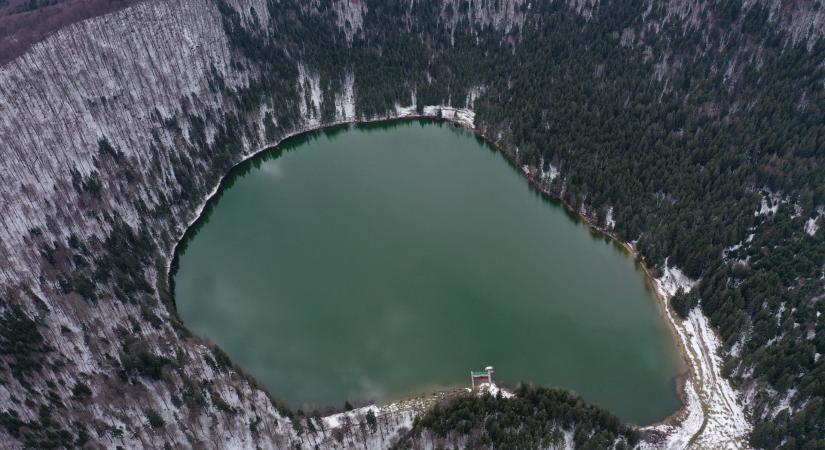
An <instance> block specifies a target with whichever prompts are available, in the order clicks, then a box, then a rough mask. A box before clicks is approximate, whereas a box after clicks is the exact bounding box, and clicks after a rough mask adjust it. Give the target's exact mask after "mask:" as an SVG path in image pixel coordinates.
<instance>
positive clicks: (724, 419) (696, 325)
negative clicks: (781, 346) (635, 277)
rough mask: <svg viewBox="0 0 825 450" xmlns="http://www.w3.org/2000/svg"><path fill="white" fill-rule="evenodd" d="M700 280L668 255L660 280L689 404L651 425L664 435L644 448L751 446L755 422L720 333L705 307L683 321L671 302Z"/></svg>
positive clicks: (686, 401) (654, 429) (659, 434)
mask: <svg viewBox="0 0 825 450" xmlns="http://www.w3.org/2000/svg"><path fill="white" fill-rule="evenodd" d="M696 283H697V281H696V280H691V279H690V278H688V277H687V276H686V275H685V274H684V273H683V272H682V271H681V270H679V269H678V268H676V267H669V266H668V262H667V260H665V265H664V269H663V274H662V276H661V277H659V278H658V279H657V280H656V287H657V289H658V290H659V294H660V295H659V297H660V298H661V299H662V301H663V302H664V308H665V310H666V311H667V313H668V314H667V316H668V319H669V321H670V323H671V325H672V326H673V329H674V330H675V332H676V335H677V338H678V341H679V343H680V344H681V346H682V347H683V348H684V355H685V358H686V360H687V363H688V368H689V370H690V378H689V379H688V380H687V382H686V383H685V388H684V396H685V405H684V409H683V410H682V412H681V415H682V416H681V417H679V418H678V423H677V424H675V425H670V424H660V425H654V426H651V427H647V429H649V430H651V431H654V432H657V433H656V434H657V435H658V436H657V437H656V438H655V439H656V441H655V442H650V443H645V445H644V446H643V447H646V448H667V449H671V448H674V449H682V448H687V447H688V446H693V447H698V448H732V449H736V448H747V441H746V437H747V435H748V433H749V432H750V429H751V425H750V424H749V423H748V421H747V419H746V418H745V412H744V407H743V406H742V403H741V401H740V397H739V394H738V393H737V392H736V390H734V389H733V387H732V386H731V384H730V382H729V381H728V380H727V379H725V378H724V377H723V376H722V363H723V361H722V358H721V357H720V356H719V351H720V349H721V348H722V345H721V343H720V341H719V338H718V337H716V335H715V334H714V332H713V329H712V328H711V326H710V323H709V322H708V319H707V317H705V316H704V314H702V312H701V308H699V307H696V308H694V309H693V310H692V311H691V312H690V314H689V315H688V317H687V319H685V320H680V319H679V318H678V317H677V316H675V315H674V314H673V312H672V311H671V310H670V306H669V304H668V300H669V298H670V297H671V296H672V295H673V294H675V293H676V292H677V291H678V290H679V289H680V288H681V289H683V290H684V291H685V292H687V291H690V290H691V289H692V288H693V287H694V286H695V285H696ZM659 441H664V442H659Z"/></svg>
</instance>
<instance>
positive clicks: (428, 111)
mask: <svg viewBox="0 0 825 450" xmlns="http://www.w3.org/2000/svg"><path fill="white" fill-rule="evenodd" d="M445 111H447V112H448V113H450V114H448V115H446V116H445V114H444V112H445ZM421 119H428V120H438V121H444V122H448V123H451V124H453V125H455V126H458V127H461V128H464V129H466V130H468V131H471V132H472V133H473V134H474V135H475V136H477V137H478V138H481V139H482V140H484V141H485V142H486V143H487V144H489V145H490V146H491V147H492V148H493V149H495V150H496V151H498V152H500V153H501V154H502V155H503V156H504V157H505V158H506V160H507V161H508V162H509V163H510V164H512V165H513V166H514V167H515V168H516V169H517V170H518V161H517V159H516V158H517V156H516V155H515V154H513V153H510V152H508V151H506V150H505V149H504V148H502V147H500V146H499V145H498V144H496V143H495V141H494V140H492V139H491V138H490V137H489V136H487V135H485V134H484V133H482V132H481V131H479V130H478V129H476V127H475V125H474V113H473V112H472V111H470V110H466V109H463V110H461V109H457V108H452V107H439V106H435V107H427V108H425V109H424V111H423V112H418V111H416V110H415V109H414V108H403V109H401V108H397V110H396V114H394V115H392V114H390V115H386V116H379V117H373V118H367V119H347V120H339V121H333V122H330V123H327V124H321V123H317V124H309V125H307V126H305V127H302V128H299V129H296V130H293V131H291V132H288V133H286V134H285V135H284V136H283V137H282V138H280V139H278V140H277V141H276V142H274V143H269V144H266V145H263V146H260V147H258V148H256V149H255V150H253V151H250V152H247V153H245V154H244V155H243V156H242V157H241V159H240V160H239V161H238V162H237V163H236V164H234V165H233V166H232V167H231V168H230V169H229V170H228V171H227V172H226V173H225V174H224V175H223V176H222V177H221V179H220V180H219V181H218V183H217V184H216V186H215V187H214V188H213V189H212V190H211V191H210V192H209V194H208V195H207V196H206V197H205V199H204V200H203V201H202V202H201V204H200V206H199V207H198V208H197V209H196V211H195V213H194V217H193V218H192V219H191V220H190V221H189V222H188V225H187V226H186V227H185V228H184V230H183V231H182V232H181V233H180V234H179V237H178V239H177V240H176V241H175V245H174V246H173V248H172V256H171V258H170V259H169V260H168V261H167V264H166V268H165V269H166V271H165V272H166V273H165V278H166V280H165V281H166V286H167V289H168V290H169V292H170V294H171V298H172V299H173V301H172V305H174V306H173V307H174V311H173V312H174V316H175V318H176V319H178V320H179V318H178V316H177V305H176V303H175V301H174V275H175V273H176V271H177V262H178V258H179V254H180V251H181V245H182V244H183V245H184V247H185V243H186V242H187V241H188V239H189V238H190V237H191V233H194V232H195V231H196V230H197V228H198V226H199V223H200V222H201V220H202V219H203V218H204V216H205V214H204V213H205V212H206V211H208V208H209V207H210V205H211V204H212V203H213V200H214V199H215V198H216V196H219V195H220V192H221V191H222V189H223V188H224V187H225V183H226V181H227V180H228V179H230V178H231V177H232V175H233V174H234V171H235V170H236V169H237V168H238V167H239V166H240V165H242V164H243V163H245V162H247V161H249V160H251V159H253V158H255V157H256V156H258V155H260V154H262V153H263V152H265V151H268V150H270V149H273V148H275V147H278V146H280V145H282V144H283V143H284V142H285V141H287V140H289V139H292V138H296V137H300V136H303V135H307V134H310V133H313V132H316V131H320V130H324V129H328V128H334V127H338V126H345V125H358V124H377V123H381V122H393V121H399V120H421ZM519 172H520V173H521V176H523V177H524V178H526V179H527V181H528V183H529V185H530V186H531V187H532V188H533V189H535V190H536V191H537V192H538V193H540V194H541V195H542V197H544V198H545V199H547V200H550V201H552V202H553V203H556V204H559V205H561V206H563V208H564V209H565V210H566V211H567V212H568V213H569V214H571V215H573V216H575V217H576V218H577V219H579V220H582V221H583V222H584V223H585V224H586V225H587V226H588V228H589V229H590V230H591V232H594V233H597V234H600V235H602V236H604V237H606V238H608V239H610V240H612V241H613V242H614V243H617V244H620V246H621V247H622V248H623V249H624V250H625V251H626V252H627V254H628V255H630V256H632V257H633V258H634V260H635V261H636V263H637V264H638V265H639V267H641V268H642V270H643V271H644V273H645V278H646V283H648V284H649V285H650V286H651V287H653V288H654V291H655V293H656V298H657V299H658V300H659V302H661V303H659V305H658V307H661V308H664V310H663V312H664V315H665V318H666V319H668V320H667V323H668V327H669V329H670V332H671V333H672V335H673V336H674V338H675V339H676V340H677V343H678V344H680V345H677V347H678V349H679V354H680V357H681V358H682V361H683V362H684V365H685V367H686V370H685V371H684V372H683V373H682V374H680V375H679V376H678V377H677V379H676V383H675V386H674V389H675V390H676V393H677V395H678V397H679V399H680V402H681V407H680V408H679V409H677V410H676V411H674V412H673V413H672V414H670V415H669V416H667V417H665V418H663V419H662V420H660V421H657V422H654V423H652V424H650V425H646V426H639V428H640V429H641V430H646V429H653V428H656V427H658V426H660V425H664V426H677V427H678V426H680V425H681V424H682V423H683V422H685V420H686V418H687V417H688V416H689V415H690V414H691V413H692V412H694V411H691V410H690V409H691V408H690V406H691V405H690V396H689V395H688V392H687V389H686V387H687V385H688V384H689V383H688V381H690V384H695V383H696V382H697V381H696V379H695V378H696V376H695V373H696V368H695V367H693V365H694V362H693V359H692V358H690V357H689V349H688V344H687V343H686V342H685V341H684V338H683V335H682V334H681V333H680V332H679V330H678V329H677V322H676V321H677V320H681V319H679V318H677V317H674V313H673V312H672V311H671V310H670V308H669V307H668V301H669V298H670V297H669V295H668V294H667V293H666V292H664V290H662V289H661V287H660V286H659V283H658V281H659V280H657V279H656V278H655V277H654V276H653V273H652V270H651V269H650V268H649V267H648V266H647V264H646V263H645V261H644V259H643V258H642V257H641V255H640V254H639V253H638V251H637V250H636V249H635V248H634V247H633V246H632V244H630V243H627V242H624V241H622V240H621V239H620V238H619V237H618V236H617V235H616V234H615V233H613V232H611V231H610V230H607V229H605V228H603V227H600V226H598V225H596V223H595V220H594V219H593V218H592V217H588V215H587V214H585V213H582V212H580V211H576V210H575V209H573V208H572V207H571V206H570V205H569V204H568V203H567V202H565V201H564V200H563V199H561V198H560V197H558V196H556V195H554V194H552V193H551V192H550V191H549V190H546V189H544V188H542V186H541V184H540V183H539V180H537V179H536V178H535V177H533V176H531V174H530V173H529V172H527V173H525V172H524V171H521V170H519ZM181 324H182V322H181ZM183 326H184V328H186V326H185V324H183ZM187 330H188V328H187ZM198 339H201V340H203V341H204V342H208V340H207V339H205V338H204V337H200V336H198ZM234 368H235V370H238V371H239V372H240V373H241V374H242V375H243V376H244V377H245V378H247V379H248V380H250V381H251V382H253V384H254V385H255V386H256V387H257V388H259V389H261V390H262V391H263V392H265V393H266V394H267V396H269V397H270V399H271V400H272V402H273V404H278V403H279V402H277V401H276V399H275V398H274V397H273V395H272V394H271V393H270V392H269V391H268V389H267V388H266V387H265V386H262V385H261V384H260V383H258V382H257V381H254V380H255V379H254V377H252V376H251V375H249V374H248V373H246V372H245V371H243V369H242V368H239V367H234ZM702 409H703V410H704V409H705V408H704V406H703V408H702Z"/></svg>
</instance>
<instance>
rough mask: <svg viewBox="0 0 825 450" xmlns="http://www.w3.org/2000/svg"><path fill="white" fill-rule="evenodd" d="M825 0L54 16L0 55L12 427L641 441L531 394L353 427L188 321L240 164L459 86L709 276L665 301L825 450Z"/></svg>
mask: <svg viewBox="0 0 825 450" xmlns="http://www.w3.org/2000/svg"><path fill="white" fill-rule="evenodd" d="M824 6H825V5H823V4H822V2H820V1H818V0H817V1H798V2H781V1H779V0H775V1H761V0H756V1H745V2H744V3H743V2H740V1H727V0H723V1H699V2H693V1H690V2H689V1H681V0H670V1H653V0H650V1H641V0H638V1H634V0H631V1H627V2H605V1H603V2H599V1H586V0H585V1H578V2H569V3H564V2H527V1H521V0H473V1H458V0H454V1H446V2H445V1H435V0H419V1H404V2H397V3H395V2H384V1H371V0H363V1H359V0H336V1H332V0H320V1H313V2H304V1H297V0H295V1H294V0H283V1H267V0H231V1H229V0H174V1H173V0H154V1H146V2H141V3H137V4H135V5H133V6H130V7H128V8H126V9H123V10H120V11H117V12H115V13H112V14H108V15H103V16H99V17H95V18H92V19H89V20H85V21H82V22H78V23H75V24H72V25H70V26H67V27H65V28H63V29H61V30H59V31H58V32H56V33H55V34H52V35H51V36H49V37H48V38H47V39H45V40H43V41H42V42H39V43H38V44H36V45H34V46H33V47H31V48H30V49H29V50H28V51H27V52H26V53H25V54H23V55H22V56H20V57H18V58H15V59H14V60H12V61H10V62H8V63H7V64H5V65H4V66H3V67H2V68H0V211H2V214H0V306H1V307H2V311H0V360H2V367H0V380H2V383H0V442H4V443H9V444H10V446H11V447H13V448H16V447H23V446H31V447H49V446H61V445H62V446H66V447H71V446H80V445H90V446H96V445H100V446H107V447H112V446H118V445H119V446H123V447H136V446H151V447H164V446H169V447H180V446H206V447H217V448H221V447H229V446H234V447H245V448H248V447H255V446H260V447H264V448H266V447H276V448H285V447H295V446H304V447H306V448H312V447H314V446H316V445H318V446H319V447H322V448H333V447H341V446H346V445H352V446H358V447H362V448H363V447H376V446H383V447H387V446H390V445H393V444H394V443H395V441H396V439H397V438H399V437H403V441H402V442H400V443H399V446H412V447H430V446H434V445H436V444H435V443H438V442H442V441H443V440H446V441H445V442H448V443H449V442H463V443H468V442H469V443H473V444H474V445H478V446H485V445H490V444H496V443H501V444H502V445H511V446H512V445H526V446H531V444H535V443H536V442H538V443H540V445H546V446H548V447H549V446H552V445H562V444H564V443H571V441H570V439H567V437H568V436H569V437H573V438H572V439H573V440H572V442H575V443H576V444H578V445H580V446H586V445H592V446H594V447H599V446H600V445H601V444H603V443H605V442H613V443H615V444H616V445H617V446H624V445H633V444H635V442H636V439H637V438H638V436H637V435H636V434H635V432H634V431H633V430H629V429H627V428H626V427H624V426H621V425H620V424H618V423H617V422H616V421H615V418H613V417H612V416H610V415H609V414H607V413H605V412H603V411H598V410H592V409H588V408H590V407H584V406H582V411H579V410H578V409H577V408H578V407H576V408H574V409H572V410H571V409H570V408H571V407H570V405H571V404H574V405H576V404H580V402H579V403H577V402H576V401H574V400H571V399H570V398H567V397H566V396H565V395H563V394H561V393H555V394H553V393H551V394H547V393H540V394H536V392H534V391H529V390H528V391H524V392H523V394H524V397H519V399H518V400H512V399H510V400H507V399H501V400H496V399H489V398H485V399H483V400H478V399H463V400H458V402H464V404H461V403H453V404H452V406H446V407H445V408H444V409H439V410H435V412H431V413H429V414H428V415H425V416H424V418H423V419H422V420H420V421H418V422H417V423H415V424H414V425H413V423H412V416H413V415H414V414H413V413H411V412H410V410H397V411H396V410H393V409H392V408H387V409H384V410H381V411H379V413H380V414H379V417H378V421H377V423H376V422H373V421H372V420H371V419H370V418H369V415H368V414H367V412H369V413H372V410H369V411H367V410H364V411H363V412H364V414H363V415H359V414H358V413H357V412H356V413H353V414H352V417H349V416H347V417H346V420H345V421H344V422H347V423H349V422H352V424H351V426H343V427H339V428H338V429H337V430H338V431H336V432H333V430H328V429H326V428H325V427H326V425H325V424H330V423H332V422H331V421H329V420H328V421H324V420H320V419H318V418H317V417H316V418H313V417H312V416H313V415H314V414H313V413H308V412H297V411H296V412H292V411H289V410H288V409H286V408H284V407H282V406H280V405H278V404H276V403H275V402H273V401H272V400H271V399H270V397H269V396H268V395H267V394H266V393H265V392H264V390H262V389H261V388H260V387H258V386H257V385H256V383H255V382H254V380H251V379H249V378H248V377H246V376H244V375H243V373H242V372H241V371H240V370H239V369H238V368H236V367H234V366H233V365H232V363H231V362H230V361H229V359H228V358H227V357H226V356H225V355H224V354H223V353H222V352H221V351H220V350H219V349H216V348H214V347H212V346H211V345H209V344H208V343H206V342H204V341H203V340H201V339H199V338H198V337H196V336H192V335H191V334H190V333H188V332H187V330H186V328H185V327H184V325H183V324H181V323H180V322H179V320H178V319H177V317H176V313H175V306H174V300H173V298H172V296H171V293H170V289H169V286H168V284H167V274H168V271H169V268H170V266H171V264H172V254H173V251H174V248H175V245H176V243H177V242H178V240H179V239H180V237H181V235H182V233H183V232H184V231H185V229H186V228H187V227H188V225H189V224H191V223H192V221H193V220H194V219H195V218H196V217H197V216H198V213H199V212H200V210H201V209H202V208H203V206H204V204H205V202H206V200H207V198H208V197H209V196H210V194H211V193H212V192H214V190H215V188H216V187H217V185H218V183H219V181H220V179H221V177H222V176H223V175H224V174H226V173H227V172H228V171H229V169H230V168H231V167H233V166H234V165H235V164H237V163H238V162H240V161H241V160H243V159H244V158H246V157H248V156H249V155H251V154H253V153H255V152H256V151H257V150H260V149H261V148H264V147H266V146H267V145H271V144H275V143H277V142H279V141H280V140H282V139H283V138H285V137H287V136H290V135H293V134H295V133H298V132H301V131H304V130H308V129H314V128H317V127H320V126H323V125H327V124H333V123H338V122H350V121H358V120H372V119H378V118H392V117H398V116H406V115H412V114H417V113H418V114H424V113H426V114H429V115H439V114H443V115H444V116H445V117H447V118H454V119H461V120H463V121H465V122H467V120H466V117H468V116H467V114H466V113H464V115H462V116H461V117H459V116H457V115H455V114H454V109H444V108H433V107H429V108H425V107H426V106H428V105H444V106H450V107H451V108H463V109H468V110H472V111H474V112H475V116H474V121H472V115H470V116H469V117H470V123H471V124H473V126H474V128H475V129H476V131H477V132H479V133H480V134H483V135H484V136H486V137H488V138H489V139H490V140H492V141H493V142H495V143H496V144H497V145H498V146H499V147H500V148H502V150H503V151H505V152H507V153H508V154H509V155H510V156H511V157H512V158H514V159H515V160H516V161H517V162H518V164H519V165H520V166H522V167H523V170H524V172H525V174H526V175H527V176H528V177H530V178H531V179H532V180H533V181H534V183H535V184H536V185H537V186H538V187H539V188H541V189H542V190H545V191H546V192H549V193H551V194H552V195H554V196H557V197H559V198H561V199H562V200H564V201H565V202H566V203H567V204H568V205H570V206H571V207H572V208H574V209H576V210H578V211H580V212H581V213H582V214H583V215H585V216H586V217H588V218H589V219H590V220H591V221H592V222H593V223H594V224H595V225H596V226H599V227H601V228H603V229H604V230H606V231H607V232H609V233H611V234H613V235H615V236H616V237H617V238H618V239H620V240H622V241H625V242H631V243H633V246H634V248H635V249H637V250H638V252H639V254H640V255H641V256H642V257H643V259H644V261H645V263H646V265H647V266H648V267H651V268H653V271H654V276H659V275H662V276H664V277H668V276H672V275H673V274H674V273H679V274H680V275H681V274H682V272H683V273H684V277H682V278H683V279H685V280H688V279H693V280H696V282H695V283H681V284H682V285H683V286H692V288H691V289H690V290H689V292H681V291H680V292H677V293H676V295H675V296H674V298H673V303H672V308H673V310H674V311H676V312H678V313H680V314H681V315H682V316H689V315H691V314H693V315H696V314H699V316H701V313H704V315H705V316H706V317H707V318H708V320H709V321H710V323H711V324H712V326H713V327H714V328H715V330H716V332H717V333H718V336H719V339H720V342H721V347H722V353H721V354H720V355H719V356H720V357H721V359H722V360H723V361H724V367H723V369H724V370H723V371H724V375H725V376H727V377H729V378H730V380H731V382H732V383H733V385H734V386H735V387H736V388H737V391H738V393H739V395H740V399H739V400H740V401H741V402H742V403H743V404H744V405H745V406H746V411H747V414H748V418H749V420H750V422H751V424H752V425H753V428H752V431H751V433H750V435H749V441H750V444H751V445H753V446H756V447H764V448H774V447H784V448H821V447H822V446H825V425H823V424H825V404H824V402H825V360H824V359H823V358H822V357H821V355H822V354H823V353H825V318H823V317H822V312H823V311H825V301H823V299H825V267H824V263H825V231H823V230H821V228H822V227H823V225H825V223H823V222H825V217H823V216H825V117H824V114H823V107H825V94H824V93H823V88H825V86H823V81H824V80H825V77H823V75H824V73H823V71H824V70H825V68H823V60H825V40H823V33H824V32H825V8H823V7H824ZM439 111H444V112H443V113H442V112H439ZM399 170H403V167H400V168H399ZM674 267H678V268H680V269H681V271H682V272H677V271H674V269H673V268H674ZM700 310H701V313H700V312H699V311H700ZM277 394H278V393H277V392H275V393H273V396H274V397H277ZM531 402H532V403H531ZM548 402H549V403H557V406H554V407H550V406H547V405H548ZM530 405H532V406H530ZM536 405H542V406H541V408H538V407H537V406H536ZM542 408H544V409H542ZM467 410H469V411H472V414H471V415H469V416H468V415H467V414H465V412H464V411H467ZM547 411H552V412H551V413H547ZM559 411H561V412H559ZM571 411H572V412H571ZM547 414H550V416H548V415H547ZM372 417H375V416H374V415H373V416H372ZM489 417H498V418H504V419H506V420H505V422H504V423H503V425H501V428H500V429H499V431H501V430H504V431H503V432H500V433H494V432H493V431H495V429H493V428H486V429H485V430H484V431H483V432H480V431H479V428H480V425H479V422H478V421H479V420H481V419H483V418H489ZM547 417H553V418H556V419H558V420H554V421H552V422H551V421H546V423H547V425H546V427H544V428H542V427H538V428H535V432H534V433H533V434H532V435H530V436H524V435H518V433H516V435H515V436H514V435H513V433H512V432H510V431H512V430H534V428H530V427H534V426H535V421H536V420H538V419H541V418H545V419H546V418H547ZM480 418H481V419H480ZM537 418H538V419H537ZM462 420H463V421H464V422H462ZM514 420H525V421H526V422H525V423H529V424H530V427H514V426H513V421H514ZM335 421H336V422H335V423H337V424H340V423H339V422H340V421H338V419H335ZM585 421H587V422H586V423H585ZM486 423H490V422H489V420H488V421H487V422H486ZM445 424H447V425H449V424H453V425H455V428H449V427H448V428H445ZM407 428H411V429H412V430H413V431H412V432H411V433H410V434H407V435H404V436H400V435H401V434H403V432H404V430H405V429H407ZM702 428H704V424H702ZM427 430H431V431H427ZM508 430H510V431H508ZM577 430H579V431H580V430H588V432H586V433H585V432H580V433H578V434H577V433H576V431H577ZM536 433H538V434H541V433H545V434H546V435H547V437H546V438H545V437H543V436H538V435H537V434H536ZM642 438H643V439H644V438H645V436H644V435H643V436H642ZM499 439H510V440H499ZM513 439H515V440H513ZM702 442H703V440H702V439H691V440H690V443H692V444H696V445H700V444H701V443H702ZM650 443H652V444H655V443H656V442H655V441H651V442H650ZM717 443H718V442H717ZM643 444H644V443H643ZM728 444H730V445H740V444H742V443H741V442H730V443H728ZM450 445H452V444H450Z"/></svg>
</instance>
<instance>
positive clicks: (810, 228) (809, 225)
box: [805, 217, 819, 236]
mask: <svg viewBox="0 0 825 450" xmlns="http://www.w3.org/2000/svg"><path fill="white" fill-rule="evenodd" d="M818 219H819V218H818V217H811V218H810V219H808V220H807V221H805V232H806V233H808V234H809V235H811V236H813V235H815V234H816V230H818V229H819V225H817V223H816V222H817V220H818Z"/></svg>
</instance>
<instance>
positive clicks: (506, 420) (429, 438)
mask: <svg viewBox="0 0 825 450" xmlns="http://www.w3.org/2000/svg"><path fill="white" fill-rule="evenodd" d="M516 394H517V395H516V397H513V398H505V397H502V396H501V395H500V394H499V395H497V396H496V397H494V396H491V395H490V394H489V393H487V394H484V395H483V396H478V395H465V396H461V397H459V398H456V399H454V400H452V401H450V402H449V403H447V404H445V405H436V406H435V407H433V409H432V410H430V411H429V412H427V413H426V414H424V415H423V416H422V417H421V418H420V419H418V420H416V422H415V424H414V425H413V428H412V430H411V431H410V432H409V434H408V435H407V436H406V437H405V439H403V440H402V441H400V442H399V443H397V444H396V446H395V448H397V449H405V448H419V447H420V446H423V444H425V443H432V446H433V447H435V448H439V447H441V448H469V449H474V448H490V447H493V448H524V449H528V448H553V447H554V446H555V447H558V446H561V445H563V443H564V439H563V432H562V431H561V430H564V429H567V430H570V429H575V430H576V431H575V435H574V436H573V439H572V443H573V445H574V446H575V448H581V449H593V450H596V449H604V448H616V449H628V448H633V447H635V446H636V445H637V444H638V443H639V432H638V431H636V430H635V429H633V428H631V427H628V426H626V425H623V424H622V423H621V421H620V420H619V419H618V418H617V417H616V416H614V415H613V414H611V413H610V412H608V411H605V410H603V409H601V408H599V407H596V406H593V405H588V404H586V403H585V402H583V401H582V400H581V399H580V398H577V397H576V396H574V395H573V394H570V393H569V392H566V391H562V390H557V389H549V388H541V387H539V388H537V387H533V386H530V385H522V386H520V387H519V389H518V391H517V392H516Z"/></svg>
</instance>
